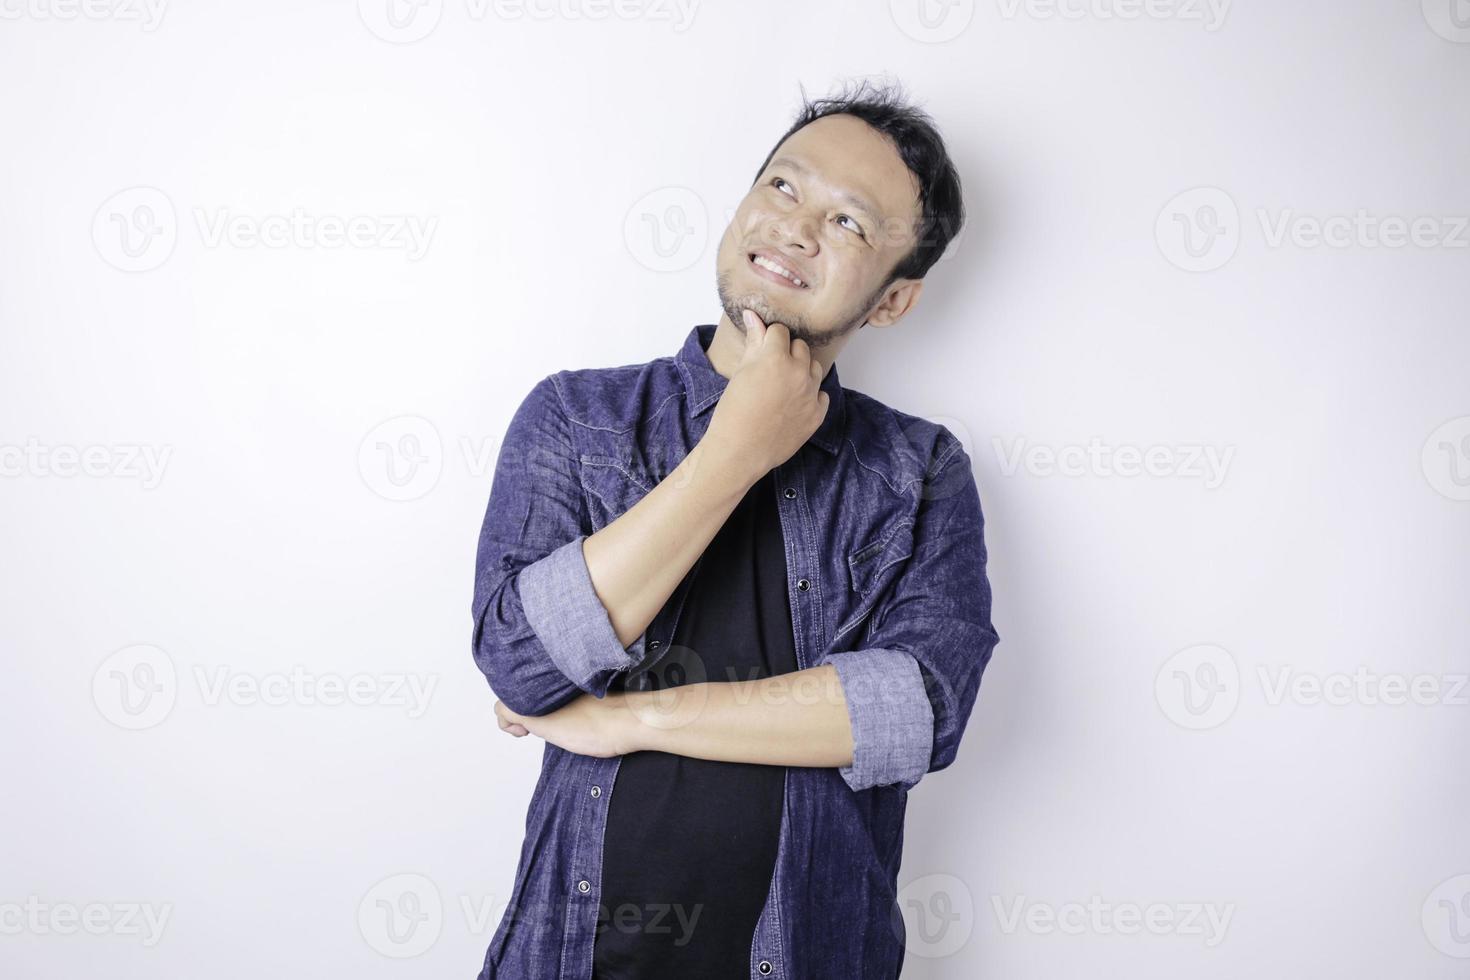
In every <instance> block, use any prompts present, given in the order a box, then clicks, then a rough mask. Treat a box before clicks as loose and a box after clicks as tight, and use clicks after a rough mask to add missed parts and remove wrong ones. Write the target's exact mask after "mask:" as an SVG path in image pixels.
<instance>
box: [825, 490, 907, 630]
mask: <svg viewBox="0 0 1470 980" xmlns="http://www.w3.org/2000/svg"><path fill="white" fill-rule="evenodd" d="M913 553H914V522H913V521H912V520H909V519H907V518H905V519H903V520H900V521H897V522H896V523H894V524H892V525H890V526H888V527H885V528H883V530H882V531H880V532H879V533H878V535H877V536H876V537H874V538H873V539H872V540H870V541H868V542H867V543H866V544H863V545H862V546H860V547H859V548H858V549H857V550H855V551H853V552H852V554H850V555H848V556H847V576H848V585H849V586H850V588H851V590H852V600H853V610H852V613H851V614H850V615H849V616H848V617H847V619H846V622H845V623H844V624H843V625H842V626H841V627H840V628H839V629H838V631H837V633H838V636H841V635H842V634H844V633H847V632H848V631H849V630H852V629H854V628H856V627H857V626H858V625H859V624H860V623H862V621H863V620H864V619H866V618H867V617H868V616H869V615H871V614H872V612H873V608H874V606H875V605H876V604H877V603H878V601H879V600H880V599H881V598H882V596H883V594H884V593H885V592H886V591H887V590H888V587H889V586H890V585H892V584H893V581H894V580H895V579H896V578H897V577H898V576H899V575H900V574H902V572H903V569H904V568H905V567H906V563H907V560H908V559H909V558H910V557H912V556H913Z"/></svg>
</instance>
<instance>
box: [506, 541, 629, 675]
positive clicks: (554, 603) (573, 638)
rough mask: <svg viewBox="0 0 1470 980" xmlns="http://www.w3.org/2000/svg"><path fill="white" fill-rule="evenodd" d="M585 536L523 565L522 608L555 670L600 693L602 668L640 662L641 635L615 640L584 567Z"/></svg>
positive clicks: (610, 669)
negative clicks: (625, 642) (623, 641)
mask: <svg viewBox="0 0 1470 980" xmlns="http://www.w3.org/2000/svg"><path fill="white" fill-rule="evenodd" d="M586 537H587V536H586V535H585V534H582V535H578V536H577V537H576V538H573V539H572V540H571V541H568V542H567V543H566V544H564V545H562V546H561V547H559V548H557V549H556V550H555V551H552V552H551V553H550V554H548V555H546V556H545V557H544V558H541V559H539V560H537V561H534V562H532V563H531V564H529V565H527V566H526V567H525V568H523V569H521V573H520V591H521V608H522V609H523V610H524V611H525V614H526V622H527V623H529V624H530V626H531V629H533V630H535V631H536V637H537V638H538V639H539V640H540V641H541V645H542V646H543V647H545V648H546V655H547V656H548V657H550V658H551V662H552V663H553V664H555V665H556V668H557V670H560V671H561V672H562V673H563V674H565V675H566V677H567V679H568V680H570V681H571V682H572V683H573V684H576V685H577V686H578V687H580V688H582V690H584V691H587V692H588V693H590V694H594V695H596V696H597V697H602V696H603V695H604V694H605V693H606V692H607V685H608V683H609V681H610V680H611V678H610V677H609V676H606V672H608V671H618V670H626V669H628V668H630V667H632V666H634V665H635V664H637V663H639V662H640V661H642V659H643V637H642V636H641V635H640V636H639V637H638V639H636V640H634V641H633V644H632V646H629V647H626V648H625V647H624V646H623V645H622V644H621V643H620V642H618V635H617V632H616V631H615V630H614V629H613V625H612V621H611V620H610V619H608V616H607V608H606V607H605V606H603V604H602V600H601V599H599V598H597V590H595V589H594V588H593V587H592V576H591V575H589V574H588V572H587V560H586V558H585V557H583V555H582V542H583V540H585V539H586Z"/></svg>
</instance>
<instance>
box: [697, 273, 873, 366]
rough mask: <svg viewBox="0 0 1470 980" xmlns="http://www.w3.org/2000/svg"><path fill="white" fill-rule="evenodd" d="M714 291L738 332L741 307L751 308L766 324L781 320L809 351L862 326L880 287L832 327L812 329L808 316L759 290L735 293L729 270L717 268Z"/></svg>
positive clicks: (742, 324)
mask: <svg viewBox="0 0 1470 980" xmlns="http://www.w3.org/2000/svg"><path fill="white" fill-rule="evenodd" d="M715 291H716V292H717V293H718V294H719V297H720V308H721V309H723V310H724V311H725V316H727V317H729V319H730V322H731V323H733V324H735V328H736V329H737V330H739V331H740V333H741V334H742V335H744V333H745V318H744V311H745V310H747V309H750V310H754V311H755V315H756V316H758V317H760V318H761V322H762V323H764V324H766V326H770V325H771V324H773V323H780V324H784V325H785V327H786V329H787V330H789V331H790V332H791V339H792V340H798V339H800V340H804V341H806V343H807V346H808V347H810V348H811V349H812V350H813V351H817V350H821V349H822V348H824V347H826V346H827V345H828V344H831V343H832V342H833V341H836V340H839V339H841V338H842V337H845V336H847V335H848V334H849V333H851V332H852V331H854V330H857V329H859V328H860V327H862V326H863V325H864V324H865V323H866V322H867V319H868V316H867V314H868V310H869V309H871V308H872V305H873V303H875V302H877V300H878V295H879V294H880V293H882V290H881V289H880V290H878V291H876V292H875V293H874V294H873V295H872V296H870V297H868V299H867V300H866V301H865V302H863V303H861V304H859V305H858V306H857V307H855V308H854V309H852V310H851V311H849V313H848V314H847V316H846V317H844V318H843V320H842V321H841V322H839V324H838V325H837V326H836V327H834V328H829V329H826V330H819V329H816V328H815V327H814V326H813V325H812V323H811V321H810V320H808V319H807V318H806V317H803V316H800V315H798V314H795V313H791V312H788V311H786V310H781V309H777V308H776V307H773V306H772V305H771V304H770V302H769V301H768V300H767V299H766V297H765V295H764V294H763V293H755V292H752V293H741V294H739V295H736V294H735V293H733V292H732V291H731V289H730V274H729V273H727V272H721V273H719V274H718V275H716V276H715Z"/></svg>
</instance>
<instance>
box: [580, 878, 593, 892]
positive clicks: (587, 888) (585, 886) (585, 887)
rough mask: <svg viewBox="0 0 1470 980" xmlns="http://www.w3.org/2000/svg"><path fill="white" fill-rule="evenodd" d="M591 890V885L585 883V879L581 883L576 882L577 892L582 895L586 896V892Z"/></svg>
mask: <svg viewBox="0 0 1470 980" xmlns="http://www.w3.org/2000/svg"><path fill="white" fill-rule="evenodd" d="M591 890H592V885H591V884H590V883H589V882H588V881H587V879H586V878H583V879H582V880H581V881H579V882H577V891H579V892H582V893H583V894H586V893H587V892H590V891H591Z"/></svg>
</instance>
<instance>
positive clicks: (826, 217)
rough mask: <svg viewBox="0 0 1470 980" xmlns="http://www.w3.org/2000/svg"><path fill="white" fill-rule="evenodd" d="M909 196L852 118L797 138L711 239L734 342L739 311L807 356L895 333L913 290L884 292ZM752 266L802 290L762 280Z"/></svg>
mask: <svg viewBox="0 0 1470 980" xmlns="http://www.w3.org/2000/svg"><path fill="white" fill-rule="evenodd" d="M918 194H919V186H918V180H917V179H916V178H915V177H914V176H913V174H912V173H910V171H909V169H908V167H907V166H905V165H904V162H903V159H902V158H901V157H900V156H899V155H898V151H897V149H896V148H895V147H894V146H893V144H892V143H891V142H890V141H889V140H888V138H887V137H885V136H884V135H883V134H881V133H879V132H878V131H877V130H875V129H873V128H872V127H870V126H869V125H868V124H867V123H865V122H863V121H862V120H861V119H858V118H857V117H856V116H848V115H842V114H837V115H832V116H824V117H822V118H821V119H818V120H816V121H815V122H812V123H810V124H808V125H806V126H803V127H802V128H801V129H799V130H797V131H796V132H795V133H792V134H791V136H789V137H788V138H787V139H786V141H785V142H783V143H782V144H781V145H780V147H778V148H777V150H776V152H775V153H774V154H772V156H771V162H770V163H769V164H767V165H766V169H765V170H764V171H763V172H762V173H761V176H760V178H759V179H758V180H757V181H756V183H755V186H754V187H752V188H751V189H750V193H748V194H746V195H745V199H744V200H743V201H741V202H740V206H739V208H738V209H737V210H736V212H735V217H734V218H733V219H732V220H731V222H730V226H729V227H728V228H726V229H725V234H724V236H723V237H721V239H720V247H719V254H718V256H717V257H716V260H715V269H716V281H717V286H718V289H719V296H720V305H721V306H722V307H723V308H724V312H725V316H726V317H728V318H729V320H730V322H731V323H733V324H735V325H736V327H737V328H738V329H740V330H741V331H742V332H743V331H744V329H745V327H744V324H743V322H742V320H741V310H743V309H745V308H746V307H749V308H750V309H752V310H754V311H755V312H756V314H757V315H758V316H760V318H761V320H762V321H764V322H765V323H767V324H770V323H784V324H785V325H786V326H787V327H788V328H789V329H790V331H791V336H792V339H797V338H800V339H802V340H805V341H806V342H807V343H808V344H809V345H810V346H811V348H812V350H813V351H814V352H816V351H818V350H820V349H821V348H824V347H826V346H827V345H829V344H832V343H834V342H838V341H841V340H842V338H843V337H845V336H846V335H847V334H849V333H850V332H851V331H854V330H856V329H857V328H858V327H860V326H862V325H863V323H864V322H865V321H870V322H872V323H873V324H874V325H875V326H886V325H888V324H889V323H892V322H894V321H895V320H897V319H898V317H900V316H902V315H903V313H904V311H905V310H906V309H907V308H908V306H910V305H912V302H913V300H914V299H917V296H918V289H919V287H920V286H921V282H920V281H919V280H908V279H898V280H895V281H894V282H893V283H892V284H890V285H889V286H887V287H886V288H884V286H883V283H884V280H886V279H887V278H888V275H889V273H890V272H892V270H893V269H894V268H895V267H896V266H897V264H898V262H899V261H900V260H901V259H903V258H904V257H905V256H906V255H908V254H909V252H910V251H911V249H912V248H913V245H914V241H915V235H916V233H917V229H918V222H919V219H920V217H921V213H920V208H919V198H918ZM757 256H760V257H761V258H762V260H769V261H773V262H775V263H776V264H778V265H780V266H783V267H784V268H785V269H786V270H787V271H788V272H791V273H793V274H794V275H795V276H796V277H797V278H798V279H800V280H801V283H800V284H797V283H794V282H792V281H791V280H790V279H788V278H786V277H785V276H782V275H781V274H779V273H777V272H774V271H772V270H770V269H769V268H762V266H761V264H760V263H758V262H757V261H756V257H757ZM895 294H898V295H895ZM910 294H911V295H910Z"/></svg>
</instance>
